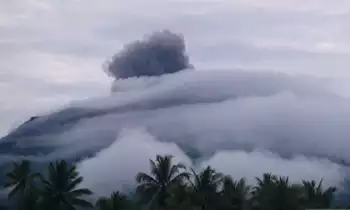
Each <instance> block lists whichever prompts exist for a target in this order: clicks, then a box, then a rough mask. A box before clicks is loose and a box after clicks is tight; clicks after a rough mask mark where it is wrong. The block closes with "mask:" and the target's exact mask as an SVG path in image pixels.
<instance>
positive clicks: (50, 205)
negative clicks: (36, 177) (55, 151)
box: [41, 160, 93, 210]
mask: <svg viewBox="0 0 350 210" xmlns="http://www.w3.org/2000/svg"><path fill="white" fill-rule="evenodd" d="M41 181H42V184H43V192H42V196H43V206H44V207H45V208H46V209H55V210H56V209H57V210H61V209H70V210H74V209H76V207H93V205H92V204H91V203H89V202H88V201H86V200H84V198H82V197H83V196H88V195H91V194H92V192H91V191H90V190H89V189H85V188H81V189H76V188H77V187H78V185H79V184H80V183H81V182H82V181H83V178H82V177H81V176H79V173H78V172H77V168H76V166H71V167H70V166H68V164H67V162H66V161H64V160H62V161H56V162H55V163H50V165H49V167H48V176H47V179H45V178H44V177H42V178H41Z"/></svg>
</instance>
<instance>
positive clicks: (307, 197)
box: [302, 180, 336, 208]
mask: <svg viewBox="0 0 350 210" xmlns="http://www.w3.org/2000/svg"><path fill="white" fill-rule="evenodd" d="M302 183H303V185H302V192H303V204H304V206H305V208H330V206H331V202H332V200H333V198H334V193H335V192H336V188H335V187H328V188H327V189H326V190H323V187H322V180H321V181H320V182H319V183H318V184H316V182H315V181H314V180H312V181H305V180H303V181H302Z"/></svg>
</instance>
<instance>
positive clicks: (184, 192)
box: [167, 183, 194, 210]
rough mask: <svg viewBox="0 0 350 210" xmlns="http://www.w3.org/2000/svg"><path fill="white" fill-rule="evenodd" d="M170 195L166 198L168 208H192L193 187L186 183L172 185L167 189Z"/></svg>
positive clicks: (182, 209) (188, 209) (191, 209)
mask: <svg viewBox="0 0 350 210" xmlns="http://www.w3.org/2000/svg"><path fill="white" fill-rule="evenodd" d="M169 193H170V196H169V197H168V199H167V207H168V209H172V210H173V209H175V210H176V209H181V210H193V209H194V206H193V204H192V199H191V198H192V197H193V193H194V192H193V189H192V188H191V187H190V186H188V185H187V184H186V183H179V184H175V185H173V186H172V187H171V188H170V189H169Z"/></svg>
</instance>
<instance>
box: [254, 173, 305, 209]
mask: <svg viewBox="0 0 350 210" xmlns="http://www.w3.org/2000/svg"><path fill="white" fill-rule="evenodd" d="M256 179H257V185H256V186H255V187H254V188H253V191H252V207H253V209H258V210H274V209H276V210H280V209H282V210H289V209H293V210H296V209H299V208H300V205H299V204H300V203H299V202H300V187H299V186H297V185H292V184H290V183H289V179H288V177H277V176H275V175H271V174H264V175H263V179H260V178H256Z"/></svg>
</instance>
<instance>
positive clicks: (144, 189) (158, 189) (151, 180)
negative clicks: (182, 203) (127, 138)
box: [136, 155, 190, 208]
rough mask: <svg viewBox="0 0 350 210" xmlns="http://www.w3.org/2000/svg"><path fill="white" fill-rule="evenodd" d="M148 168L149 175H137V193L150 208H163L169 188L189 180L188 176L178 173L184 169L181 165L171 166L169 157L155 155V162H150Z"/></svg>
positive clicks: (184, 173)
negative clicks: (149, 167) (149, 169)
mask: <svg viewBox="0 0 350 210" xmlns="http://www.w3.org/2000/svg"><path fill="white" fill-rule="evenodd" d="M150 166H151V171H150V174H146V173H141V172H140V173H138V174H137V176H136V181H137V183H138V186H137V192H138V193H141V194H142V195H143V197H144V199H145V200H146V201H147V202H148V203H149V204H150V205H151V206H154V205H155V206H158V207H159V208H165V207H166V200H167V198H168V197H169V189H170V187H171V186H173V185H174V184H177V183H181V182H183V181H184V180H186V179H189V177H190V174H189V173H188V172H186V171H182V172H181V171H180V170H181V169H185V166H184V165H183V164H175V165H173V164H172V156H170V155H165V156H160V155H157V157H156V161H153V160H150Z"/></svg>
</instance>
